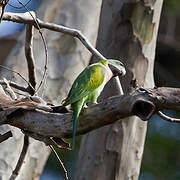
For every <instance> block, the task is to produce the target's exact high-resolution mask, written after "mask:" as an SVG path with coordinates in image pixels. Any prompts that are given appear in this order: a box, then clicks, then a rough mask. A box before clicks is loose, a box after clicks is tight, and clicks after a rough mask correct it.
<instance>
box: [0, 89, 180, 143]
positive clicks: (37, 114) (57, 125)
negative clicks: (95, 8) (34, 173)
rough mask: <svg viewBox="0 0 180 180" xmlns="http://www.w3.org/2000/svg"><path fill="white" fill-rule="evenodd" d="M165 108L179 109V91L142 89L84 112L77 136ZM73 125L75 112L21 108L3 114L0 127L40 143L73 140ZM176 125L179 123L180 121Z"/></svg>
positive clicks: (149, 115)
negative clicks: (52, 138)
mask: <svg viewBox="0 0 180 180" xmlns="http://www.w3.org/2000/svg"><path fill="white" fill-rule="evenodd" d="M163 109H173V110H180V89H176V88H164V87H162V88H157V89H146V90H145V89H142V88H141V89H138V90H136V91H134V92H133V93H131V94H127V95H122V96H114V97H112V98H109V99H107V100H105V101H103V102H101V103H99V104H97V105H93V106H91V107H88V108H86V109H83V111H82V112H81V114H80V117H79V126H78V128H77V135H78V134H85V133H87V132H89V131H92V130H95V129H97V128H99V127H102V126H105V125H108V124H112V123H114V122H116V121H118V120H119V119H120V118H125V117H130V116H134V115H136V116H138V117H139V118H140V119H141V120H144V121H147V120H149V119H150V118H151V116H152V115H153V114H155V113H157V112H158V111H159V110H163ZM97 112H98V113H97ZM125 120H128V119H125ZM125 120H124V121H125ZM172 121H173V120H172ZM72 122H73V119H72V113H65V114H60V113H48V112H44V111H39V110H32V111H30V110H26V109H22V108H18V107H16V108H11V109H7V110H5V111H1V112H0V124H10V125H12V126H15V127H18V128H20V129H22V130H24V131H25V132H27V133H29V135H30V136H32V137H36V139H38V138H40V140H42V138H43V137H44V138H49V137H54V138H64V137H66V138H69V137H72V124H73V123H72ZM177 122H179V123H180V120H179V121H177Z"/></svg>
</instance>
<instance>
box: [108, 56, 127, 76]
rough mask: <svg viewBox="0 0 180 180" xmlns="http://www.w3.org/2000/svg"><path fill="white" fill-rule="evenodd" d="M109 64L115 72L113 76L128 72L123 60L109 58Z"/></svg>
mask: <svg viewBox="0 0 180 180" xmlns="http://www.w3.org/2000/svg"><path fill="white" fill-rule="evenodd" d="M108 65H109V68H110V69H111V71H112V73H113V76H124V75H125V74H126V70H125V67H124V64H123V63H122V62H120V61H118V60H114V59H108Z"/></svg>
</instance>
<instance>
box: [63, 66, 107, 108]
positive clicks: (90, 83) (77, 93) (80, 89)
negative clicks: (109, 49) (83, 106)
mask: <svg viewBox="0 0 180 180" xmlns="http://www.w3.org/2000/svg"><path fill="white" fill-rule="evenodd" d="M104 77H105V68H104V66H103V65H101V64H98V63H97V64H93V65H91V66H88V67H87V68H85V69H84V71H82V72H81V73H80V74H79V76H78V77H77V78H76V80H75V81H74V83H73V85H72V87H71V90H70V92H69V94H68V96H67V98H66V99H65V102H64V104H63V105H64V106H67V105H68V104H72V103H74V102H76V101H78V100H80V99H82V98H83V97H85V96H87V95H88V94H89V93H91V92H92V91H94V90H95V89H97V88H98V87H99V86H100V85H101V84H102V83H103V81H104Z"/></svg>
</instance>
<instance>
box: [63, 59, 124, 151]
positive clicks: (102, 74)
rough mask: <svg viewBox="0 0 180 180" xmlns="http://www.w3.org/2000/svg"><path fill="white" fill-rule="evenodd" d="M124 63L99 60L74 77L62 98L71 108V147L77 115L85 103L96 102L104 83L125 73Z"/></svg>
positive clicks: (73, 141) (73, 140)
mask: <svg viewBox="0 0 180 180" xmlns="http://www.w3.org/2000/svg"><path fill="white" fill-rule="evenodd" d="M125 73H126V71H125V68H124V65H123V64H122V63H121V62H120V61H118V60H111V59H110V60H100V61H99V62H97V63H95V64H92V65H89V66H87V67H86V68H85V69H84V70H83V71H82V72H81V73H80V74H79V76H78V77H77V78H76V79H75V81H74V83H73V85H72V87H71V89H70V91H69V94H68V96H67V98H66V99H65V100H63V106H67V105H69V104H71V107H72V110H73V137H72V148H74V145H75V134H76V126H77V122H78V117H79V114H80V112H81V109H82V108H83V106H84V104H85V103H88V102H92V103H97V98H98V96H99V95H100V93H101V91H102V90H103V88H104V86H105V84H106V83H107V82H108V81H109V80H110V79H111V78H112V77H115V76H118V75H125Z"/></svg>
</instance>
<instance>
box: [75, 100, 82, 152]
mask: <svg viewBox="0 0 180 180" xmlns="http://www.w3.org/2000/svg"><path fill="white" fill-rule="evenodd" d="M83 104H84V101H78V102H76V103H74V104H72V110H73V135H72V149H74V148H75V137H76V127H77V124H78V117H79V114H80V112H81V109H82V107H83Z"/></svg>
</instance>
